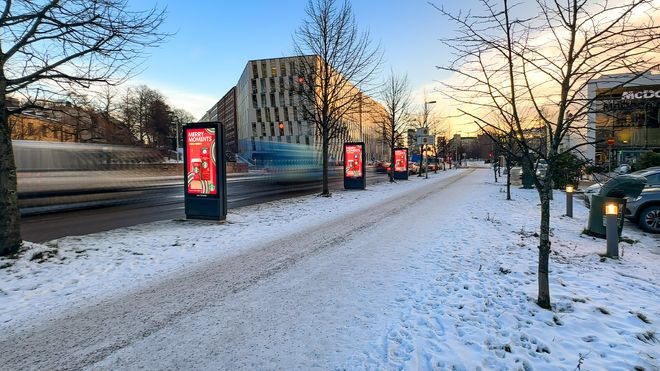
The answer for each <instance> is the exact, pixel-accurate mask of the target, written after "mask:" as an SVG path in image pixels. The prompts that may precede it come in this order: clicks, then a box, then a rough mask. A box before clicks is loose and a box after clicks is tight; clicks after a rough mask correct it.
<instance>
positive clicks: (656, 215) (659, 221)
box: [625, 186, 660, 233]
mask: <svg viewBox="0 0 660 371" xmlns="http://www.w3.org/2000/svg"><path fill="white" fill-rule="evenodd" d="M625 217H626V218H627V219H629V220H630V221H632V222H634V223H637V224H638V225H639V227H640V228H642V229H643V230H645V231H647V232H651V233H660V187H658V186H656V187H651V188H644V190H642V193H641V194H640V195H639V196H638V197H636V198H634V199H628V200H627V203H626V213H625Z"/></svg>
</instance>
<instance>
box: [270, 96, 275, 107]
mask: <svg viewBox="0 0 660 371" xmlns="http://www.w3.org/2000/svg"><path fill="white" fill-rule="evenodd" d="M270 106H271V107H275V106H276V104H275V93H270Z"/></svg>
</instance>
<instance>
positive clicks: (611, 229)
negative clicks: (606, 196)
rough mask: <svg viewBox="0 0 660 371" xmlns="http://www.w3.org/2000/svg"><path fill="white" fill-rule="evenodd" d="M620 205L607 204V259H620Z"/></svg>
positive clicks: (615, 203) (614, 203)
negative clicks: (618, 220) (618, 219)
mask: <svg viewBox="0 0 660 371" xmlns="http://www.w3.org/2000/svg"><path fill="white" fill-rule="evenodd" d="M618 215H619V204H618V203H617V202H608V203H606V204H605V237H607V257H608V258H613V259H618V258H619V226H618V225H617V224H618V222H617V218H618Z"/></svg>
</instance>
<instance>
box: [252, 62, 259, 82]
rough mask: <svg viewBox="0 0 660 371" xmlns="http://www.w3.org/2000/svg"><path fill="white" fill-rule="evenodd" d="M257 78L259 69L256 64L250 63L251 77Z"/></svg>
mask: <svg viewBox="0 0 660 371" xmlns="http://www.w3.org/2000/svg"><path fill="white" fill-rule="evenodd" d="M257 76H259V68H258V67H257V62H252V77H253V78H255V79H256V78H257Z"/></svg>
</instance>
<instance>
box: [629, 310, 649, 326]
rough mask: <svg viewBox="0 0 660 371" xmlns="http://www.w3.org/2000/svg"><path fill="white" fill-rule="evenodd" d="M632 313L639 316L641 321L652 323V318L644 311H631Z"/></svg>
mask: <svg viewBox="0 0 660 371" xmlns="http://www.w3.org/2000/svg"><path fill="white" fill-rule="evenodd" d="M630 314H634V315H635V316H637V318H639V319H640V321H642V322H644V323H647V324H651V320H650V319H649V318H648V317H647V316H646V315H644V313H641V312H633V311H630Z"/></svg>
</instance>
